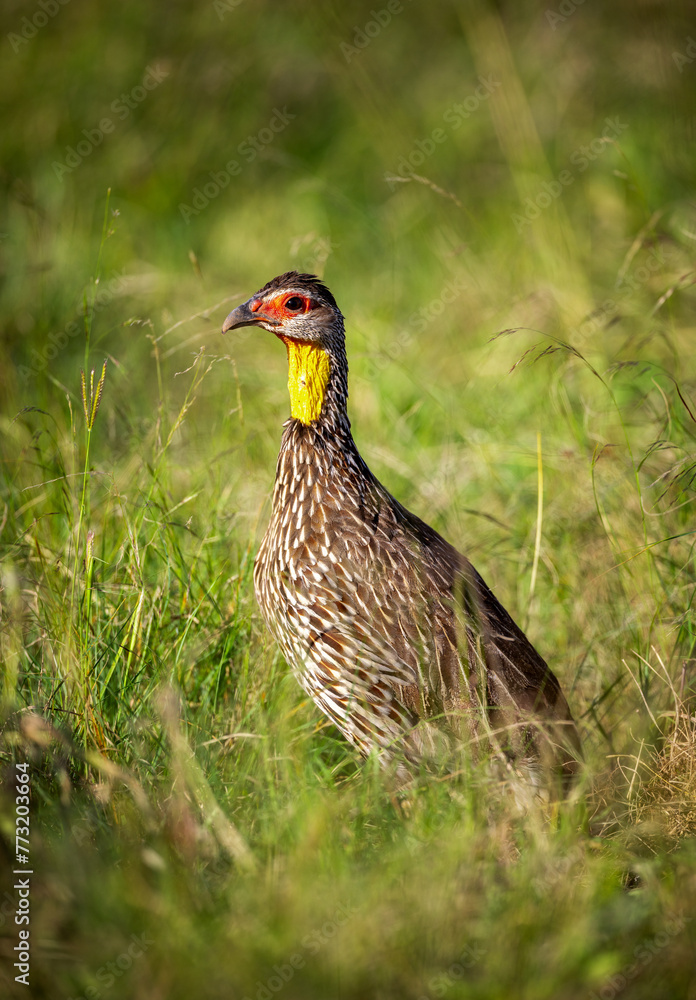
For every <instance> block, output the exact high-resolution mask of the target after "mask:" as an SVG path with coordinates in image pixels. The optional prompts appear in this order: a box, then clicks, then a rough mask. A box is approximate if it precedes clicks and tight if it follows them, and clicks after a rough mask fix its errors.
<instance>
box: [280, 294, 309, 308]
mask: <svg viewBox="0 0 696 1000" xmlns="http://www.w3.org/2000/svg"><path fill="white" fill-rule="evenodd" d="M304 305H305V304H304V300H303V299H301V298H300V296H299V295H291V296H290V298H289V299H287V301H286V302H285V308H286V309H288V310H289V311H290V312H301V311H302V310H304Z"/></svg>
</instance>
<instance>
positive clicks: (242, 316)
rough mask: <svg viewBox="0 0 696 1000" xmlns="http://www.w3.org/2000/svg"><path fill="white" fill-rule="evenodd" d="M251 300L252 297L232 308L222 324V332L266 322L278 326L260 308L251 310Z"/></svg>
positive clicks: (252, 300) (261, 324) (260, 324)
mask: <svg viewBox="0 0 696 1000" xmlns="http://www.w3.org/2000/svg"><path fill="white" fill-rule="evenodd" d="M253 302H254V299H253V298H251V299H249V300H248V302H243V303H242V304H241V306H237V308H236V309H233V310H232V312H231V313H230V314H229V316H228V317H227V319H226V320H225V322H224V323H223V324H222V332H223V333H227V331H228V330H238V329H239V327H240V326H263V325H264V323H268V324H270V325H271V326H278V324H277V323H276V321H275V320H272V319H270V317H268V316H266V315H264V313H263V312H262V311H261V310H260V309H259V310H258V311H257V312H252V309H251V305H252V303H253Z"/></svg>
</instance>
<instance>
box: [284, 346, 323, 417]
mask: <svg viewBox="0 0 696 1000" xmlns="http://www.w3.org/2000/svg"><path fill="white" fill-rule="evenodd" d="M283 339H284V340H285V346H286V347H287V349H288V389H289V390H290V413H291V414H292V416H293V417H294V418H295V419H296V420H300V421H301V422H302V423H303V424H310V423H311V422H312V421H313V420H317V418H318V417H319V414H320V413H321V407H322V404H323V402H324V393H325V392H326V386H327V383H328V381H329V357H328V355H327V353H326V351H324V350H322V348H321V347H317V345H316V344H307V343H303V342H302V341H299V340H290V339H289V338H288V339H287V340H286V339H285V338H283Z"/></svg>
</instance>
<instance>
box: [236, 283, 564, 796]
mask: <svg viewBox="0 0 696 1000" xmlns="http://www.w3.org/2000/svg"><path fill="white" fill-rule="evenodd" d="M242 326H260V327H263V328H264V329H265V330H269V331H270V332H271V333H274V334H275V335H276V336H277V337H278V338H279V339H280V340H282V341H283V343H284V344H285V346H286V348H287V353H288V365H289V381H288V386H289V389H290V412H291V419H290V420H288V422H287V423H286V424H285V431H284V433H283V439H282V442H281V446H280V455H279V456H278V465H277V469H276V479H275V488H274V490H273V510H272V514H271V522H270V524H269V526H268V530H267V531H266V534H265V537H264V539H263V542H262V543H261V548H260V549H259V553H258V556H257V559H256V564H255V569H254V584H255V589H256V596H257V599H258V602H259V605H260V607H261V611H262V613H263V616H264V618H265V620H266V623H267V625H268V627H269V629H270V631H271V632H272V634H273V635H274V636H275V638H276V640H277V641H278V643H279V644H280V647H281V649H282V651H283V654H284V655H285V657H286V659H287V660H288V662H289V663H290V664H291V666H292V668H293V670H294V671H295V673H296V675H297V678H298V680H299V682H300V684H301V685H302V687H303V688H304V690H305V691H306V692H307V694H309V695H310V696H311V697H312V698H313V699H314V701H315V702H316V703H317V705H318V706H319V708H320V709H321V710H322V712H324V713H326V715H328V717H329V718H330V719H331V720H332V721H333V722H334V723H335V724H336V726H338V728H339V729H340V730H341V732H342V733H343V734H344V735H345V736H346V737H347V738H348V739H349V740H350V741H351V742H352V743H354V744H355V745H356V746H357V747H358V748H359V749H360V750H361V751H362V753H363V754H368V753H369V752H370V751H371V750H373V749H376V750H377V751H379V753H380V755H381V756H382V759H383V760H385V761H389V760H391V759H392V758H394V757H397V759H398V760H400V761H401V762H403V761H404V760H406V761H411V762H414V763H416V762H418V761H419V760H424V759H428V758H430V757H432V756H433V755H435V754H437V753H440V752H441V751H442V749H443V746H447V745H450V746H452V745H454V746H456V744H457V743H458V741H460V740H466V741H467V742H469V741H473V742H477V741H478V740H480V738H481V735H482V734H485V735H486V737H487V738H488V739H489V740H490V739H492V742H493V745H494V747H496V750H497V753H498V754H500V756H501V757H503V758H504V759H506V760H508V761H519V762H520V763H523V764H524V765H526V766H525V770H526V771H527V772H529V771H530V770H531V771H532V772H536V771H537V770H541V769H545V765H550V767H551V768H552V769H556V770H557V771H558V770H560V773H561V775H562V777H563V779H564V783H565V781H566V780H567V779H568V778H569V777H570V776H571V775H572V774H573V773H574V771H575V770H576V768H577V761H578V760H579V759H580V757H581V753H580V744H579V739H578V734H577V730H576V728H575V723H574V722H573V718H572V716H571V714H570V710H569V708H568V703H567V701H566V699H565V697H564V695H563V692H562V691H561V688H560V685H559V683H558V681H557V680H556V677H555V676H554V674H553V673H552V672H551V671H550V670H549V668H548V666H547V665H546V663H545V662H544V660H543V659H542V658H541V656H539V654H538V653H537V651H536V650H535V649H534V647H533V646H532V644H531V643H530V642H529V640H528V639H527V637H526V636H525V635H524V633H523V632H522V630H521V629H520V628H519V627H518V626H517V625H516V624H515V622H514V621H513V620H512V618H511V617H510V615H509V614H508V613H507V611H506V610H505V609H504V608H503V607H502V605H501V604H499V602H498V601H497V600H496V598H495V597H494V595H493V594H492V592H491V591H490V590H489V588H488V587H487V586H486V584H485V583H484V581H483V580H482V579H481V577H480V576H479V574H478V573H477V572H476V570H475V569H474V567H473V566H472V565H471V563H470V562H469V561H468V559H466V558H465V557H464V556H462V555H460V553H459V552H457V551H456V549H454V548H453V547H452V546H451V545H450V544H449V543H448V542H446V541H445V540H444V538H442V537H441V536H440V535H439V534H438V533H437V532H436V531H434V530H433V529H432V528H431V527H429V526H428V525H427V524H425V523H424V522H423V521H421V520H420V519H419V518H418V517H416V516H415V515H414V514H411V513H410V512H409V511H408V510H406V509H405V508H404V507H402V506H401V504H400V503H399V502H398V500H395V499H394V497H393V496H391V494H390V493H389V491H388V490H387V489H385V487H384V486H382V484H381V483H380V482H378V480H377V479H375V477H374V476H373V475H372V473H371V472H370V470H369V469H368V467H367V465H366V464H365V462H364V461H363V459H362V458H361V457H360V453H359V452H358V449H357V447H356V445H355V442H354V441H353V435H352V434H351V429H350V421H349V420H348V414H347V412H346V402H347V398H348V363H347V360H346V348H345V333H344V324H343V316H342V315H341V312H340V310H339V309H338V306H337V305H336V301H335V299H334V297H333V295H332V294H331V292H330V291H329V290H328V288H327V287H326V285H324V284H323V283H322V282H321V281H320V280H319V279H318V278H316V277H315V276H314V275H311V274H298V273H297V272H294V271H290V272H288V273H287V274H282V275H280V276H279V277H277V278H274V279H273V280H272V281H269V283H268V284H267V285H265V286H264V287H263V288H262V289H261V290H260V291H258V292H256V294H255V295H252V297H251V298H250V299H249V300H248V301H247V302H245V303H244V304H243V305H240V306H237V308H236V309H234V310H233V311H232V312H231V313H230V314H229V316H228V317H227V319H226V320H225V323H224V326H223V333H224V332H226V331H228V330H234V329H237V328H238V327H242ZM399 767H400V768H403V767H404V765H403V763H401V764H399Z"/></svg>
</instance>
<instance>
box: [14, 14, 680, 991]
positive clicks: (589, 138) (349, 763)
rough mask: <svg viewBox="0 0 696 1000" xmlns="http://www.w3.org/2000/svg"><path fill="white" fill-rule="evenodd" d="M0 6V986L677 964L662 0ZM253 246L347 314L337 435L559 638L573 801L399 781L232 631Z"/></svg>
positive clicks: (676, 190) (673, 241)
mask: <svg viewBox="0 0 696 1000" xmlns="http://www.w3.org/2000/svg"><path fill="white" fill-rule="evenodd" d="M0 22H1V25H2V27H1V31H0V36H1V38H2V46H3V51H2V60H1V61H0V84H1V85H0V102H1V107H2V125H3V127H2V132H1V134H0V145H1V147H2V157H1V163H2V166H1V167H0V203H1V206H2V207H1V218H0V276H1V277H0V281H1V284H0V425H1V428H2V433H1V436H0V438H1V443H0V448H1V449H2V477H3V481H2V490H3V492H2V497H1V498H0V504H1V505H2V507H1V508H0V527H1V530H2V550H1V552H0V587H1V588H2V589H1V590H0V602H1V604H0V613H1V614H2V619H1V626H2V629H1V631H0V643H1V645H0V657H1V658H2V664H3V694H2V697H3V702H2V724H3V736H2V739H3V743H2V762H3V767H4V772H3V791H2V799H1V804H2V837H3V845H4V847H5V848H6V850H7V852H8V858H9V859H10V861H11V859H12V858H13V856H14V848H13V835H14V834H13V831H14V827H13V822H14V821H13V812H12V809H13V801H14V799H13V796H14V788H13V780H14V779H13V777H12V774H13V767H14V764H15V762H16V761H23V760H29V761H30V762H31V764H32V769H33V770H32V775H33V778H32V780H33V783H34V784H33V800H32V801H33V810H34V812H33V814H32V823H33V827H32V829H33V831H34V832H33V835H32V836H33V838H34V839H33V841H32V851H33V852H34V856H35V857H36V871H37V875H36V877H35V883H34V889H33V893H34V895H33V905H34V911H33V912H34V924H33V925H32V926H33V928H34V930H35V937H34V938H33V940H35V941H36V942H37V943H36V945H35V949H34V951H33V957H32V963H33V973H32V975H33V980H32V987H31V990H32V992H31V995H33V996H50V997H63V996H72V997H75V998H76V997H78V996H87V997H90V998H92V1000H95V998H97V997H99V996H105V997H109V998H111V997H116V996H124V997H141V996H142V997H145V996H147V997H178V996H191V995H195V996H221V997H222V996H231V997H237V996H238V997H244V996H249V997H252V996H253V997H259V998H260V997H261V996H262V995H263V990H264V989H265V990H266V991H267V992H269V993H270V994H274V993H276V992H278V993H280V992H281V990H282V993H281V995H283V996H285V997H290V996H293V997H295V996H296V997H321V998H324V1000H325V998H327V997H334V996H335V997H339V996H340V997H380V998H382V997H384V998H387V997H411V996H413V997H416V998H420V997H423V996H427V997H433V996H447V997H460V996H461V997H470V996H476V997H479V996H480V997H486V998H489V997H498V996H500V997H509V996H513V995H514V996H525V997H526V996H529V997H534V998H538V997H555V998H558V997H576V996H577V997H588V996H592V995H599V996H601V997H603V998H605V997H609V996H611V997H614V996H618V995H619V994H620V995H622V996H631V997H656V996H675V997H677V996H679V997H681V996H684V997H686V996H689V997H694V996H696V993H694V983H693V978H692V972H693V954H694V937H693V935H694V931H693V924H692V923H691V922H690V921H691V915H692V914H693V913H694V901H695V900H696V873H695V871H694V850H693V839H692V838H693V831H694V823H695V816H696V805H695V802H696V776H695V774H694V765H693V760H694V753H696V744H695V739H694V732H693V725H692V723H691V721H690V720H691V718H692V715H693V707H691V703H690V698H691V697H692V694H693V688H694V677H693V667H694V612H693V598H694V594H695V593H696V576H695V574H694V565H693V537H694V535H693V532H694V523H695V522H694V487H693V483H694V473H695V471H696V458H695V457H694V428H695V426H696V423H695V420H694V417H695V416H696V395H695V393H694V385H695V381H696V363H695V353H696V352H695V351H694V346H693V345H694V343H695V340H694V337H695V335H696V329H695V319H696V314H695V310H694V305H695V302H696V299H695V296H694V290H693V282H694V267H693V249H694V241H695V240H696V202H695V200H694V176H695V167H694V164H695V163H696V157H695V155H694V152H695V150H694V120H695V119H694V114H695V107H696V105H695V104H694V94H695V93H696V22H695V20H694V8H693V4H691V3H689V2H686V0H681V2H680V0H677V2H673V3H669V4H667V3H666V2H647V0H639V2H636V0H633V2H628V0H617V2H614V3H612V4H611V5H598V4H596V3H592V2H583V3H577V2H575V0H560V2H558V3H556V2H554V3H553V4H551V5H550V6H545V5H544V4H543V3H534V2H530V0H525V2H521V3H512V2H502V0H501V2H498V3H493V2H486V0H471V2H468V3H465V2H460V3H455V2H452V3H448V2H438V3H431V4H426V3H422V2H421V3H419V2H417V0H413V2H411V0H389V3H386V2H383V0H377V2H376V3H372V4H370V3H353V4H350V5H345V4H343V5H342V4H338V3H328V2H324V3H314V4H313V3H309V2H306V0H303V2H288V3H285V4H282V5H280V4H271V3H269V2H264V0H215V2H213V3H205V4H201V5H193V4H185V3H182V2H177V0H172V2H170V3H168V4H163V3H145V4H136V3H133V2H124V3H120V4H118V5H103V6H100V5H97V4H92V5H89V4H85V3H80V2H79V0H68V2H65V3H60V2H59V0H41V2H39V0H36V2H22V3H19V2H15V0H6V2H5V3H4V5H3V9H2V13H0ZM289 269H299V270H309V271H312V272H315V273H318V274H319V275H321V276H322V277H323V278H324V279H325V280H326V281H327V283H328V284H329V286H330V287H331V289H332V291H333V292H334V294H335V296H336V298H337V300H338V302H339V305H340V306H341V308H342V311H343V312H344V314H345V316H346V320H347V330H348V353H349V362H350V367H351V383H350V414H351V419H352V422H353V429H354V433H355V437H356V441H357V443H358V446H359V447H360V449H361V451H362V453H363V455H364V456H365V458H366V460H367V461H368V463H369V464H370V466H371V467H372V468H373V470H374V472H375V473H376V474H377V475H378V476H379V478H380V479H381V480H382V481H384V482H385V483H386V485H387V486H388V487H389V488H390V489H391V491H392V492H393V493H394V494H395V495H396V496H397V497H398V498H399V499H400V500H401V501H402V502H404V503H405V504H406V505H407V506H409V507H410V508H411V509H413V510H414V511H415V512H416V513H418V514H419V515H420V516H421V517H423V518H424V519H426V520H428V521H429V522H430V523H432V524H433V525H434V526H435V527H436V528H437V529H438V530H440V531H441V532H443V533H444V534H445V535H446V536H447V537H448V538H449V539H450V540H451V541H452V542H453V543H454V544H455V545H457V547H458V548H460V549H462V550H463V551H466V552H467V554H468V555H470V557H471V558H472V560H473V561H474V562H475V563H476V565H477V567H478V568H479V569H480V570H481V572H482V573H483V575H484V577H485V578H486V580H487V581H488V582H489V583H490V584H491V585H492V586H493V587H494V589H495V590H496V593H497V594H498V596H499V597H500V598H501V600H502V601H503V603H504V604H505V605H506V606H507V607H508V608H509V610H510V611H511V612H512V613H513V615H514V617H515V618H516V619H517V620H518V621H519V622H520V624H521V625H522V626H523V627H524V628H525V629H527V630H528V631H529V634H530V637H531V638H532V640H533V641H534V643H535V645H537V646H538V648H539V649H540V651H541V653H542V654H543V655H544V656H545V657H546V658H547V659H548V661H549V663H550V664H551V666H552V667H553V669H554V671H555V672H556V673H557V674H558V676H559V678H560V680H561V682H562V684H563V686H564V688H565V690H566V691H567V693H568V697H569V701H570V703H571V706H572V708H573V711H574V714H575V716H576V718H578V720H579V721H580V725H581V729H582V732H583V738H584V742H585V748H586V753H587V757H588V772H589V777H588V780H587V783H586V784H585V785H584V786H583V789H582V792H581V796H580V797H583V798H584V799H585V801H586V802H587V811H588V816H589V820H588V821H587V822H586V823H584V822H581V821H579V820H578V818H577V815H576V813H575V812H574V811H573V810H574V809H576V808H577V803H574V804H571V805H570V806H568V807H567V809H565V810H564V808H563V807H561V810H560V815H557V816H556V817H555V818H553V819H552V820H551V821H548V818H547V821H542V820H541V819H540V817H539V816H537V815H536V814H534V815H531V816H527V817H520V816H519V815H517V814H516V812H515V810H514V808H513V807H512V806H511V805H510V803H509V801H508V800H507V799H505V798H504V797H503V798H502V801H498V803H497V805H492V804H491V803H492V802H495V801H497V796H496V794H495V792H494V790H493V789H492V788H491V785H490V782H488V780H487V779H486V778H485V776H483V775H478V776H477V777H476V776H475V777H473V778H471V777H470V780H469V781H464V782H463V784H459V785H457V782H456V780H454V779H453V780H452V782H449V781H448V780H445V779H444V777H443V776H440V777H439V778H438V780H437V781H431V780H427V779H426V778H424V779H423V781H422V783H421V784H419V785H418V786H417V789H416V790H415V791H414V793H413V795H412V797H411V799H410V800H409V801H408V802H407V803H406V805H405V806H404V805H403V804H400V803H399V802H398V801H397V800H396V799H395V798H394V796H393V794H392V791H391V790H390V787H389V785H388V782H387V781H386V780H385V779H384V778H383V777H382V776H381V775H380V774H379V773H378V769H377V768H373V767H372V765H371V764H368V765H366V766H365V767H361V766H360V765H359V764H358V763H357V762H356V761H355V758H354V757H353V755H352V753H351V752H350V751H349V750H348V748H346V747H345V745H344V744H343V743H342V742H341V741H340V739H339V738H338V736H337V735H336V734H335V733H334V732H333V731H332V730H331V729H330V727H328V726H326V725H324V724H323V722H322V720H321V719H320V718H318V717H317V712H316V711H315V710H314V709H313V708H312V706H310V705H307V704H306V703H305V702H304V700H303V697H302V695H301V692H300V690H299V688H298V687H297V685H296V684H295V682H294V681H293V679H292V678H291V677H289V676H288V670H287V666H286V665H285V664H284V663H283V662H282V660H281V659H280V658H279V656H278V654H277V652H276V651H275V649H274V647H273V645H272V643H271V642H270V640H269V639H268V638H267V636H266V634H265V631H264V628H263V624H262V622H261V621H260V619H259V616H258V612H257V610H256V606H255V602H254V598H253V590H252V586H251V579H250V570H251V565H252V561H253V555H254V551H255V547H256V545H257V544H258V541H259V540H260V537H261V535H262V533H263V530H264V527H265V523H266V520H267V517H268V511H269V504H268V500H269V494H270V489H271V486H272V478H273V471H274V464H275V457H276V454H277V449H278V444H279V439H280V427H281V424H282V421H283V420H284V419H285V418H286V416H287V413H288V399H287V389H286V385H285V382H286V358H285V353H284V351H283V350H282V349H281V348H279V345H278V344H277V343H275V342H274V341H273V340H272V338H270V337H267V336H265V335H264V334H263V333H262V332H259V331H256V332H250V331H248V330H243V331H239V332H237V333H235V334H234V335H231V336H228V337H225V338H224V339H223V338H222V336H221V335H220V332H219V331H220V327H221V324H222V321H223V319H224V317H225V315H226V314H227V312H228V311H229V310H230V309H231V308H232V307H233V306H234V305H235V304H237V303H238V302H240V301H244V300H245V299H246V298H248V296H249V295H250V294H251V293H253V292H254V291H255V290H256V289H257V288H259V287H260V286H261V285H263V284H265V282H266V281H268V280H269V279H270V278H271V277H273V276H274V275H276V274H279V273H281V272H283V271H286V270H289ZM105 360H106V361H107V368H106V376H105V381H104V383H103V392H102V395H101V399H100V405H99V409H98V412H97V413H96V418H95V419H94V420H93V426H91V427H90V426H88V425H89V424H90V423H92V421H91V418H89V419H86V417H88V416H89V407H87V411H88V413H87V414H84V413H83V400H82V398H81V377H80V371H81V369H83V370H84V371H85V372H86V382H87V385H89V372H90V371H91V370H92V369H94V371H95V376H94V381H95V383H96V382H97V381H98V380H99V376H100V373H101V372H102V365H103V363H104V361H105ZM540 495H541V503H540ZM170 688H171V689H173V690H175V691H176V692H177V694H176V699H178V700H177V702H176V706H175V707H173V702H172V698H173V697H174V696H173V695H172V694H171V692H170V693H167V692H168V691H170ZM192 753H193V754H194V756H192ZM450 784H452V786H453V787H451V788H450ZM218 806H219V807H220V809H221V810H222V811H220V810H219V809H218ZM232 824H234V826H232ZM240 845H241V846H240ZM8 871H9V868H8ZM629 873H632V874H630V875H629ZM635 873H638V874H639V875H640V879H641V886H642V888H641V889H640V890H639V891H638V892H634V893H628V892H626V890H625V883H626V880H627V878H628V879H629V881H630V880H631V879H634V876H635ZM7 891H8V892H9V894H10V898H12V895H13V894H12V887H11V883H8V886H7ZM339 904H341V905H342V906H343V910H341V911H340V914H341V915H340V916H337V914H338V913H339V910H338V906H339ZM2 913H3V918H2V924H1V926H0V947H1V949H2V950H1V951H0V957H1V959H2V962H3V965H2V966H1V967H0V982H1V983H2V984H3V988H5V987H6V988H7V991H8V993H9V991H12V990H15V989H16V990H18V991H19V992H18V995H26V990H25V992H24V994H22V993H21V991H22V989H24V987H21V986H17V985H16V984H15V983H14V981H13V976H12V975H11V969H10V964H11V963H9V962H8V961H7V960H8V958H9V956H10V955H11V953H12V948H13V947H14V944H15V943H16V933H15V932H16V928H15V927H14V925H13V924H12V922H11V920H8V919H7V914H6V912H5V910H4V909H3V910H2ZM346 913H348V914H349V917H346V918H345V920H344V917H345V914H346ZM332 924H333V930H331V932H330V933H329V932H322V931H321V928H322V927H327V926H328V927H329V929H330V928H331V925H332ZM133 934H138V935H142V934H145V935H146V937H147V940H148V941H150V942H151V943H150V944H147V946H146V947H145V949H144V957H143V956H139V957H138V958H137V960H136V959H135V958H133V955H132V954H131V955H130V962H128V961H127V959H124V960H123V962H122V965H123V966H125V967H124V968H121V967H118V974H115V973H114V972H113V970H112V971H111V972H109V971H108V969H107V971H106V972H104V968H105V963H108V962H115V961H116V959H117V958H118V957H120V956H123V955H128V954H129V953H128V951H127V949H128V947H129V946H130V943H132V941H131V937H132V935H133ZM308 935H309V937H308ZM312 935H315V937H314V938H312ZM317 935H318V936H317ZM322 935H323V936H322ZM312 941H314V944H312ZM138 947H140V946H138ZM467 947H468V948H470V950H469V951H466V948H467ZM294 954H299V955H300V957H301V958H304V960H305V961H304V964H303V966H302V968H301V969H300V968H297V969H295V967H294V966H292V965H288V963H289V962H290V958H291V956H292V955H294ZM275 965H278V966H279V967H280V968H281V971H282V970H285V978H283V975H282V974H281V973H276V972H273V967H274V966H275ZM455 966H456V968H455ZM288 968H290V969H291V970H295V971H291V973H290V974H288V972H287V969H288ZM453 970H454V971H453ZM276 975H279V976H280V977H281V979H282V980H283V982H282V984H281V986H280V987H279V988H278V990H276V989H275V985H276V984H275V982H274V983H273V984H272V985H269V984H270V979H271V978H272V977H273V976H276ZM288 975H289V978H288ZM109 976H111V979H112V981H110V982H109V981H108V980H109ZM89 990H92V992H91V993H90V992H88V991H89ZM593 991H594V993H593ZM689 991H691V992H689Z"/></svg>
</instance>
